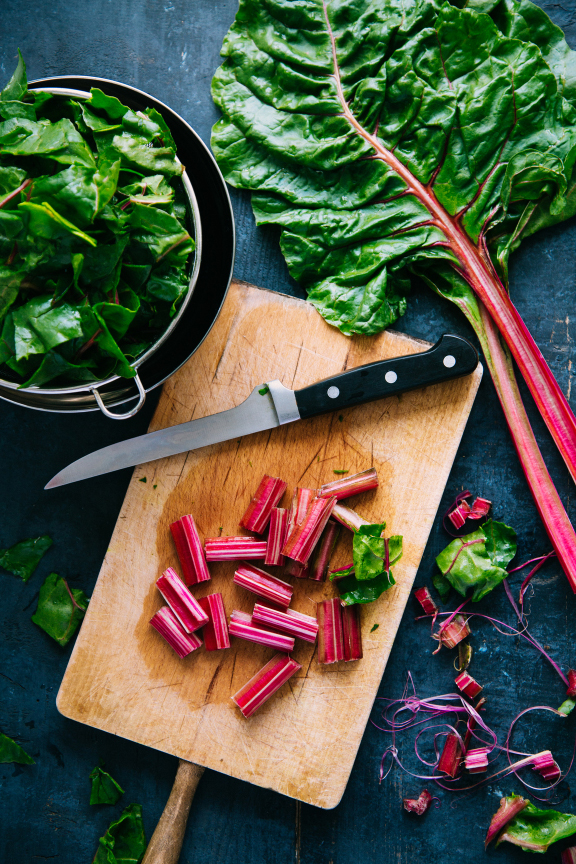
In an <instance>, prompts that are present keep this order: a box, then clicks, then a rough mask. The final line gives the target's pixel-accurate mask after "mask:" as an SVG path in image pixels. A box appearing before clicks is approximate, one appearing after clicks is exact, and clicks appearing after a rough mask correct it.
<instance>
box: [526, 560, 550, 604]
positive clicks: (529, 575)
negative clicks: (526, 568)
mask: <svg viewBox="0 0 576 864" xmlns="http://www.w3.org/2000/svg"><path fill="white" fill-rule="evenodd" d="M552 556H554V557H556V553H555V552H549V553H548V555H544V556H543V557H542V558H541V560H540V561H538V563H537V564H535V565H534V567H533V568H532V570H530V572H529V573H528V575H527V576H526V578H525V579H524V581H523V582H522V585H521V586H520V605H522V603H523V602H524V594H525V593H526V589H527V588H528V585H529V583H530V580H531V579H532V577H533V576H534V575H535V574H536V573H537V572H538V570H540V568H541V567H543V566H544V564H545V563H546V561H548V559H549V558H551V557H552Z"/></svg>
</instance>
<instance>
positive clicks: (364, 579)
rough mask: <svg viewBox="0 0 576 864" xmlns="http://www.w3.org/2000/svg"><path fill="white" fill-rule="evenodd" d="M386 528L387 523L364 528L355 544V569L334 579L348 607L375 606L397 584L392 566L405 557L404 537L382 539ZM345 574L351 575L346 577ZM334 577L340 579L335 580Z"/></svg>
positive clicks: (353, 547)
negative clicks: (403, 551)
mask: <svg viewBox="0 0 576 864" xmlns="http://www.w3.org/2000/svg"><path fill="white" fill-rule="evenodd" d="M385 527H386V523H381V524H372V525H361V526H360V528H359V529H358V531H356V532H355V533H354V538H353V541H352V555H353V564H352V566H351V567H350V568H349V569H348V571H341V570H340V571H338V573H337V574H332V576H331V577H330V578H331V579H332V580H333V581H335V582H336V586H337V588H338V591H339V592H340V596H341V599H342V602H343V603H344V605H346V606H350V605H352V604H353V603H372V601H373V600H377V599H378V597H380V595H381V594H382V593H383V592H384V591H386V590H387V589H388V588H390V587H391V586H392V585H395V584H396V583H395V580H394V576H393V573H392V565H393V564H396V563H397V562H398V561H399V560H400V558H401V557H402V537H401V536H399V535H394V536H392V537H389V538H388V539H386V540H385V539H384V538H383V537H382V536H381V535H382V533H383V531H384V528H385ZM386 553H388V554H386ZM386 558H388V561H387V562H386ZM343 572H346V573H347V575H346V576H344V577H343V576H342V573H343ZM334 575H337V576H338V577H339V578H338V579H334V578H333V577H334Z"/></svg>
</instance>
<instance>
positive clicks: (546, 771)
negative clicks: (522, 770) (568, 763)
mask: <svg viewBox="0 0 576 864" xmlns="http://www.w3.org/2000/svg"><path fill="white" fill-rule="evenodd" d="M532 767H533V770H534V771H537V772H538V773H539V774H540V775H541V776H542V777H543V778H544V780H556V779H557V778H558V777H560V774H561V773H562V772H561V771H560V766H559V765H558V763H557V762H556V761H555V759H554V757H553V756H552V753H551V752H550V750H543V751H542V753H537V754H536V756H534V759H533V760H532Z"/></svg>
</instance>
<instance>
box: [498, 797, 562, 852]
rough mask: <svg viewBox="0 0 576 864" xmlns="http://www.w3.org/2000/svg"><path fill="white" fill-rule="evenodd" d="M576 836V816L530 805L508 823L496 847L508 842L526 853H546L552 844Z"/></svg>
mask: <svg viewBox="0 0 576 864" xmlns="http://www.w3.org/2000/svg"><path fill="white" fill-rule="evenodd" d="M572 834H576V815H574V814H572V813H559V812H558V811H557V810H541V809H540V808H539V807H535V806H534V804H532V803H528V805H527V806H526V807H525V808H524V809H523V810H522V811H521V812H520V813H518V815H517V816H514V818H513V819H512V820H511V821H510V822H509V823H508V825H507V826H506V828H505V830H504V832H503V833H502V834H500V836H499V837H498V840H497V841H496V845H497V846H499V845H500V843H502V842H504V841H507V842H508V843H513V844H514V846H520V848H521V849H524V850H525V851H526V852H546V851H547V850H548V847H549V846H551V845H552V843H556V842H557V841H558V840H563V839H564V838H566V837H571V836H572Z"/></svg>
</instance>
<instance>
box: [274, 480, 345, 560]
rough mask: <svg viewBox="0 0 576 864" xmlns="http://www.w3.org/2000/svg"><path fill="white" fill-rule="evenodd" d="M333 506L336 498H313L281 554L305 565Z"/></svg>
mask: <svg viewBox="0 0 576 864" xmlns="http://www.w3.org/2000/svg"><path fill="white" fill-rule="evenodd" d="M335 504H336V498H334V497H332V498H315V499H314V500H313V501H312V503H311V504H310V507H309V508H308V511H307V513H306V516H305V517H304V520H303V522H302V523H301V524H300V525H298V526H297V527H296V528H295V529H294V531H292V533H291V534H290V537H289V539H288V540H287V542H286V545H285V546H284V548H283V549H282V554H283V555H286V556H287V557H288V558H293V559H294V560H295V561H299V562H300V564H306V563H307V562H308V559H309V558H310V556H311V554H312V552H313V550H314V547H315V546H316V544H317V543H318V541H319V540H320V536H321V534H322V531H323V530H324V528H325V527H326V524H327V522H328V519H329V518H330V515H331V513H332V511H333V510H334V505H335Z"/></svg>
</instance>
